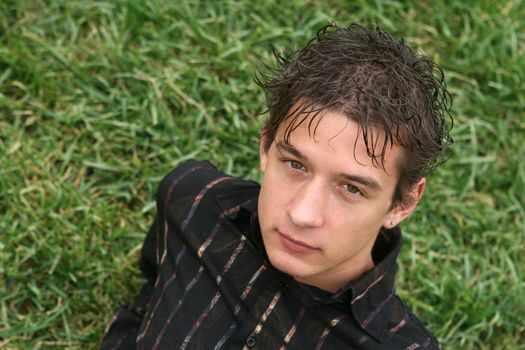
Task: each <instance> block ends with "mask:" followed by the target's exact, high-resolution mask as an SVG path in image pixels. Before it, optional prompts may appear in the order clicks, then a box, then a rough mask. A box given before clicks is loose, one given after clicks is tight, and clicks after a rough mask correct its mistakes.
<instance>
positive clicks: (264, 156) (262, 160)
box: [259, 135, 268, 174]
mask: <svg viewBox="0 0 525 350" xmlns="http://www.w3.org/2000/svg"><path fill="white" fill-rule="evenodd" d="M265 144H266V135H263V136H261V142H260V144H259V168H260V169H261V172H262V173H263V174H264V171H265V170H266V163H267V161H268V152H267V151H266V149H265V148H264V145H265Z"/></svg>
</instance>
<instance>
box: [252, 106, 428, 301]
mask: <svg viewBox="0 0 525 350" xmlns="http://www.w3.org/2000/svg"><path fill="white" fill-rule="evenodd" d="M308 122H309V120H306V121H305V122H303V123H302V124H301V125H300V126H299V127H298V128H297V129H295V130H294V131H293V132H292V134H291V138H290V144H289V145H288V144H286V143H285V141H284V139H283V137H284V130H285V129H286V126H287V124H288V123H289V121H284V122H283V123H282V124H281V125H280V126H279V130H278V132H277V135H276V137H275V140H274V142H272V144H271V146H270V149H269V150H268V151H265V150H264V148H263V147H261V150H260V157H261V159H260V161H261V163H260V166H261V171H262V172H263V173H264V181H263V184H262V188H261V193H260V196H259V209H258V210H259V212H258V214H259V222H260V227H261V233H262V238H263V241H264V246H265V248H266V252H267V254H268V256H269V259H270V262H271V263H272V265H273V266H275V267H276V268H277V269H279V270H281V271H283V272H286V273H288V274H289V275H291V276H293V277H294V278H295V279H296V280H297V281H299V282H302V283H306V284H310V285H315V286H317V287H319V288H321V289H325V290H328V291H332V292H334V291H336V290H337V289H339V288H340V287H342V286H343V285H345V284H346V283H347V282H349V281H350V280H352V279H355V278H356V277H358V276H359V275H361V274H362V273H363V272H365V271H367V270H369V269H370V268H372V267H373V262H372V258H371V250H372V246H373V244H374V241H375V239H376V236H377V234H378V232H379V230H380V228H381V227H382V226H385V227H392V226H395V225H396V224H398V223H399V222H400V221H402V220H403V219H404V218H405V217H406V216H408V215H409V214H410V212H411V211H412V210H413V209H414V208H415V204H414V205H413V207H414V208H413V207H410V208H407V207H395V208H394V209H392V210H390V209H391V208H390V207H391V200H392V194H393V191H394V188H395V186H396V182H397V178H398V169H397V162H398V159H399V157H400V156H401V149H400V148H399V147H398V146H393V147H391V148H390V147H388V149H387V150H386V154H385V169H386V172H385V170H383V169H382V168H380V167H375V166H374V165H373V164H372V159H371V158H370V157H369V156H368V154H367V151H366V146H365V143H364V141H363V138H362V133H361V132H360V131H359V130H358V125H357V124H356V123H355V122H353V121H351V120H349V119H348V118H347V117H346V116H345V115H343V114H340V113H338V112H331V111H328V112H326V114H325V115H324V116H323V118H322V120H321V122H320V124H319V126H318V127H317V130H316V132H315V136H314V135H310V134H309V131H308ZM315 123H317V121H315V122H314V125H313V126H315ZM312 130H313V127H312ZM377 136H379V140H377ZM374 142H379V143H378V145H379V146H381V145H382V144H383V139H382V137H381V135H375V139H374ZM261 144H264V140H263V142H262V143H261ZM378 148H379V149H380V148H381V147H378ZM422 181H423V182H422V185H421V184H420V185H419V193H417V196H418V199H419V197H420V196H421V194H422V192H423V188H424V179H423V180H422Z"/></svg>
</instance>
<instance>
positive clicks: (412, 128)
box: [256, 24, 451, 206]
mask: <svg viewBox="0 0 525 350" xmlns="http://www.w3.org/2000/svg"><path fill="white" fill-rule="evenodd" d="M277 58H278V60H277V61H278V64H279V67H278V68H277V69H275V70H274V71H273V72H272V74H270V75H262V74H261V76H260V77H259V78H257V79H256V81H257V83H258V84H259V85H260V86H262V87H263V88H264V90H265V92H266V96H267V106H268V111H269V117H268V119H267V121H266V123H265V125H264V127H263V134H264V135H265V141H264V144H263V147H264V148H265V149H266V150H268V149H269V148H270V145H271V144H272V142H273V141H274V139H275V136H276V133H277V130H278V129H279V127H280V126H281V123H282V122H283V121H284V120H285V119H287V120H289V121H290V123H289V124H288V126H287V129H286V132H285V139H286V140H288V139H289V137H290V135H291V133H292V132H293V130H294V129H295V128H296V127H297V126H298V125H299V124H301V123H303V122H305V121H307V122H308V127H309V130H310V131H311V132H312V134H315V128H316V125H317V123H318V122H319V120H320V118H319V117H320V115H321V112H322V111H325V110H331V111H337V112H341V113H343V114H344V115H346V116H347V117H348V118H349V119H351V120H353V121H355V122H356V123H357V124H358V125H359V128H360V130H361V133H362V135H363V139H364V142H365V144H366V146H367V150H368V154H369V156H370V157H371V158H372V160H373V162H374V164H376V165H377V166H380V167H383V166H384V164H383V163H384V155H385V150H386V149H387V148H388V147H391V146H392V145H393V144H396V145H398V146H401V147H402V149H403V157H402V158H401V159H400V160H399V164H398V169H399V181H398V184H397V186H396V190H395V192H394V193H393V197H392V198H393V200H392V206H395V205H397V204H401V203H403V202H407V201H409V200H410V198H409V197H408V196H407V194H408V193H409V189H410V187H411V186H412V185H414V184H415V183H417V181H419V180H420V179H421V178H423V177H425V176H427V175H428V174H429V173H431V172H432V171H433V170H434V169H435V167H436V166H437V165H439V164H440V162H441V160H442V157H443V153H444V151H445V149H446V147H447V146H448V145H449V144H450V142H451V139H450V136H449V133H448V132H449V129H450V125H449V124H447V118H448V117H449V108H450V103H451V98H450V95H449V93H448V91H447V89H446V85H445V80H444V75H443V72H442V71H441V69H440V68H439V67H438V66H437V65H436V64H435V63H434V62H433V61H432V60H431V59H430V58H428V57H427V56H424V55H418V54H416V53H415V52H414V51H413V50H412V49H410V48H409V47H408V46H406V45H405V44H404V42H403V41H398V40H395V39H393V38H392V37H391V36H390V35H389V34H387V33H385V32H382V31H380V30H379V29H376V30H374V31H371V30H368V29H366V28H364V27H361V26H359V25H356V24H352V25H350V26H348V27H346V28H340V27H337V26H334V25H330V26H327V27H325V28H323V29H322V30H320V31H319V33H318V34H317V36H316V38H314V39H313V40H312V41H310V42H309V44H308V45H307V46H306V47H304V48H303V49H301V50H299V51H298V52H297V53H296V55H295V57H292V58H291V59H286V58H284V57H282V56H278V57H277ZM381 135H384V136H385V137H384V138H383V137H381ZM379 140H381V141H382V142H378V141H379ZM350 151H351V150H350Z"/></svg>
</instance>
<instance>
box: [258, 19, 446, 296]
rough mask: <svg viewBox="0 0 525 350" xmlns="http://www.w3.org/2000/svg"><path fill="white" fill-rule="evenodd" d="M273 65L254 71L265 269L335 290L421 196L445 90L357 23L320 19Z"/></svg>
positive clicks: (437, 143) (438, 149) (442, 125)
mask: <svg viewBox="0 0 525 350" xmlns="http://www.w3.org/2000/svg"><path fill="white" fill-rule="evenodd" d="M279 64H280V68H279V69H277V70H275V71H274V72H273V73H272V74H271V75H270V76H262V77H261V78H260V79H258V83H259V84H260V85H261V86H263V88H264V89H265V91H266V94H267V101H268V102H267V103H268V109H269V113H270V115H269V117H268V119H267V121H266V123H265V125H264V129H263V137H262V140H261V147H260V156H261V170H262V171H263V173H264V175H265V176H264V181H263V184H262V188H261V194H260V196H259V219H260V220H259V221H260V226H261V233H262V237H263V241H264V244H265V248H266V251H267V253H268V256H269V258H270V261H271V262H272V264H273V265H274V266H275V267H277V268H278V269H280V270H281V271H284V272H287V273H288V274H290V275H292V276H294V277H295V278H296V279H297V280H299V281H302V282H304V283H307V284H312V285H316V286H318V287H320V288H323V289H326V290H330V291H335V290H337V289H338V288H339V287H341V286H342V285H343V284H344V283H345V282H347V281H348V280H350V279H353V278H355V277H357V276H359V275H360V274H361V273H363V272H364V271H366V270H368V269H369V268H371V267H372V265H373V262H372V259H371V255H370V252H371V250H372V247H373V244H374V242H375V239H376V237H377V234H378V232H379V231H380V229H381V228H382V227H385V228H392V227H394V226H396V225H397V224H399V223H400V222H401V221H402V220H404V219H405V218H406V217H407V216H408V215H410V213H412V211H413V210H414V208H415V206H416V204H417V202H418V201H419V199H420V198H421V196H422V194H423V191H424V188H425V176H426V175H427V174H428V173H429V172H430V171H432V170H433V169H434V168H435V166H436V165H437V164H438V163H439V162H440V159H441V157H442V154H443V152H444V150H445V148H446V146H447V145H448V144H449V143H450V138H449V136H448V130H449V127H448V125H447V123H446V117H447V116H448V113H449V112H448V108H449V94H448V92H447V91H446V88H445V84H444V78H443V73H442V72H441V70H440V69H439V68H438V67H437V65H435V64H434V63H433V62H432V61H431V60H430V59H429V58H427V57H425V56H420V55H416V54H415V53H414V52H413V51H412V50H411V49H409V48H408V47H407V46H405V45H404V44H403V43H402V42H399V41H396V40H394V39H393V38H392V37H390V36H389V35H388V34H386V33H384V32H381V31H379V30H376V31H369V30H367V29H365V28H363V27H360V26H357V25H351V26H349V27H348V28H338V27H335V26H330V27H327V28H325V29H323V30H322V31H320V32H319V33H318V35H317V37H316V38H315V39H314V40H313V41H311V42H310V43H309V44H308V45H307V46H306V47H305V48H303V49H301V50H300V51H299V52H298V53H297V54H296V56H295V57H294V58H292V59H290V60H285V59H283V58H279Z"/></svg>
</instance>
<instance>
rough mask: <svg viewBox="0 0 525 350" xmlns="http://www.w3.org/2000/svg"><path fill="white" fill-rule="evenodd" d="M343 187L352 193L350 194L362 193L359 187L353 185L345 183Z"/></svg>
mask: <svg viewBox="0 0 525 350" xmlns="http://www.w3.org/2000/svg"><path fill="white" fill-rule="evenodd" d="M344 187H345V189H346V190H347V191H348V192H350V193H352V194H362V193H361V191H360V190H359V188H357V187H355V186H354V185H345V186H344Z"/></svg>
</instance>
